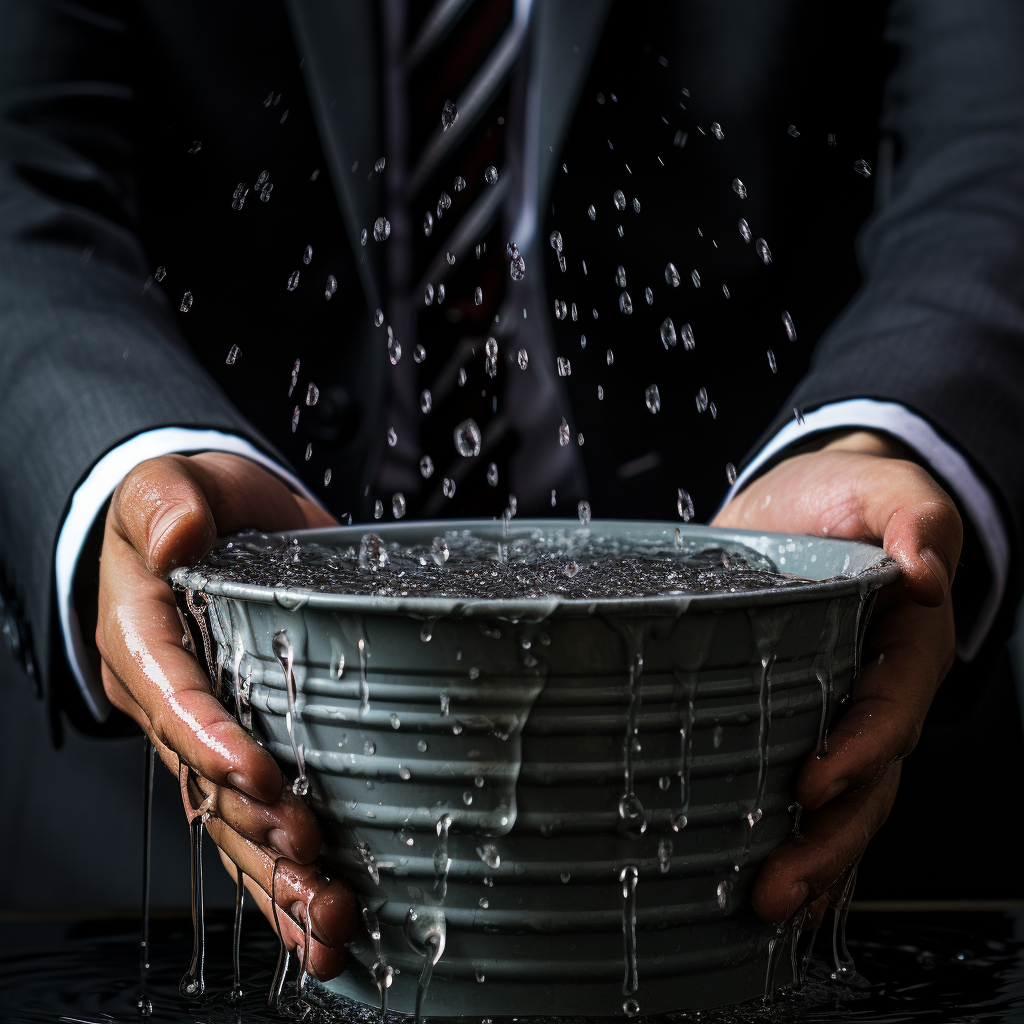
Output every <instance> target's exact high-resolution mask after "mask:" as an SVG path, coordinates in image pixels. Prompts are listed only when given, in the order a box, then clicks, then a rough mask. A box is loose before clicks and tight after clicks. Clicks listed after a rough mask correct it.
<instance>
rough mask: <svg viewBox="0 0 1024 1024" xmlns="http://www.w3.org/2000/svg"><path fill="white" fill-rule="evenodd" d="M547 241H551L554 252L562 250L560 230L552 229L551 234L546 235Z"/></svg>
mask: <svg viewBox="0 0 1024 1024" xmlns="http://www.w3.org/2000/svg"><path fill="white" fill-rule="evenodd" d="M548 241H549V242H550V243H551V248H552V249H554V250H555V252H561V251H562V232H561V231H552V232H551V234H550V235H548Z"/></svg>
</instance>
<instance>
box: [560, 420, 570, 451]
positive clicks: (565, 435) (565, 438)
mask: <svg viewBox="0 0 1024 1024" xmlns="http://www.w3.org/2000/svg"><path fill="white" fill-rule="evenodd" d="M558 443H559V444H560V445H561V446H562V447H563V448H564V447H565V446H566V445H567V444H568V443H569V424H568V423H566V422H565V417H564V416H563V417H562V422H561V423H560V424H559V426H558Z"/></svg>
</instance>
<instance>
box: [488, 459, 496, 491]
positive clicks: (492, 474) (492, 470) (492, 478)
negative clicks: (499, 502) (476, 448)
mask: <svg viewBox="0 0 1024 1024" xmlns="http://www.w3.org/2000/svg"><path fill="white" fill-rule="evenodd" d="M487 482H488V483H489V484H490V485H491V487H497V486H498V466H497V464H496V463H494V462H492V463H491V464H490V465H489V466H488V467H487Z"/></svg>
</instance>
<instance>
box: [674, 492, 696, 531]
mask: <svg viewBox="0 0 1024 1024" xmlns="http://www.w3.org/2000/svg"><path fill="white" fill-rule="evenodd" d="M676 511H677V512H678V513H679V516H680V518H681V519H682V520H683V522H684V523H688V522H689V521H690V520H691V519H692V518H693V514H694V513H693V499H692V498H691V497H690V496H689V494H687V493H686V491H684V490H683V489H682V487H680V488H679V489H678V490H677V492H676Z"/></svg>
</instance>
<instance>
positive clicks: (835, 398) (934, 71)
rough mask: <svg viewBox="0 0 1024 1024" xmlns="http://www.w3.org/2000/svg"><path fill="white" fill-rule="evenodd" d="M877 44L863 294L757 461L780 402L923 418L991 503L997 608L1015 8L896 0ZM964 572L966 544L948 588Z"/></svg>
mask: <svg viewBox="0 0 1024 1024" xmlns="http://www.w3.org/2000/svg"><path fill="white" fill-rule="evenodd" d="M887 33H888V36H889V41H890V42H892V43H894V44H895V46H896V47H897V51H898V58H897V63H896V66H895V68H894V71H893V73H892V74H891V76H890V79H889V81H888V83H887V87H886V93H885V106H884V110H883V117H882V129H883V132H885V133H886V134H888V135H889V136H890V137H891V138H892V140H893V142H894V144H895V154H896V158H895V164H894V171H893V177H892V186H891V193H890V197H889V200H888V202H887V203H886V205H885V206H884V207H883V208H882V209H881V210H880V211H878V212H876V214H875V215H874V216H873V218H872V220H870V221H869V222H868V224H867V225H866V226H865V228H864V230H863V231H862V234H861V236H860V238H859V240H858V247H859V252H858V256H859V259H860V261H861V267H862V270H863V274H864V284H863V286H862V288H861V290H860V292H859V293H858V294H857V295H856V297H855V298H854V300H853V301H852V302H851V304H850V305H849V306H848V307H847V309H846V310H845V311H844V312H843V313H842V315H841V316H840V317H839V318H838V320H837V321H836V322H835V323H834V324H833V325H832V327H831V328H830V329H829V331H828V332H827V333H826V335H825V336H824V337H823V338H822V340H821V341H820V343H819V344H818V346H817V348H816V350H815V353H814V357H813V360H812V363H811V368H810V370H809V372H808V374H807V375H806V377H805V378H804V379H803V380H802V381H801V383H800V384H799V386H798V387H797V389H796V390H795V392H794V393H793V394H792V395H791V396H790V398H789V400H788V401H787V402H786V404H785V406H784V408H783V410H782V411H781V412H780V413H779V416H778V417H777V419H776V421H775V422H774V423H773V424H772V425H771V426H770V427H769V429H768V431H767V432H766V434H765V435H764V437H763V438H762V440H761V442H759V444H758V446H757V448H756V449H755V452H756V451H757V450H760V449H761V448H762V447H763V446H764V444H765V443H766V442H767V441H768V440H769V439H770V438H771V437H773V436H774V435H775V434H777V433H778V432H779V430H780V428H782V427H783V425H784V424H785V422H786V420H788V419H790V418H791V417H792V410H793V408H794V407H796V408H800V409H802V410H804V411H805V412H809V411H811V410H814V409H816V408H822V407H824V406H828V405H830V404H831V403H837V402H845V401H848V400H850V399H874V400H877V401H879V402H888V403H896V404H898V405H899V406H902V407H903V408H905V409H907V410H909V411H910V412H911V413H912V414H914V415H916V416H919V417H921V418H922V419H923V420H925V421H926V422H927V423H928V424H929V425H930V426H931V427H932V428H933V429H934V430H935V431H936V432H937V434H938V435H939V436H940V437H941V438H943V439H944V440H945V441H946V442H948V443H949V444H950V445H951V446H952V447H953V448H954V449H955V450H956V451H957V452H959V453H961V454H962V455H963V457H964V458H965V459H967V460H968V461H969V463H970V465H971V467H972V469H973V470H974V472H975V473H976V474H977V476H978V478H979V479H980V480H981V481H982V483H983V484H984V485H985V487H986V488H987V489H988V490H989V492H990V493H991V494H992V496H993V497H994V499H995V501H996V504H997V505H998V507H999V511H1000V514H1001V516H1002V520H1003V522H1004V523H1005V525H1006V532H1007V535H1008V538H1009V546H1010V563H1011V568H1010V583H1009V585H1008V586H1007V588H1006V590H1005V596H1004V598H1003V601H1004V605H1008V604H1012V603H1013V601H1015V599H1016V598H1017V597H1019V593H1020V584H1019V570H1017V569H1016V568H1015V566H1016V563H1017V562H1018V560H1019V552H1020V550H1021V541H1022V526H1024V519H1022V517H1024V460H1021V459H1020V458H1019V454H1018V453H1019V445H1020V439H1021V437H1022V436H1024V60H1022V58H1021V54H1022V53H1024V6H1022V5H1021V4H1019V3H1017V2H1015V0H894V2H893V3H892V4H891V6H890V10H889V18H888V23H887ZM965 518H966V517H965ZM973 553H974V554H978V555H979V556H980V551H976V552H973ZM978 560H979V561H981V562H983V561H984V558H983V557H979V559H978ZM967 561H968V549H967V548H965V554H964V564H962V566H961V569H962V570H965V571H963V572H960V571H958V585H959V589H960V590H961V591H963V590H964V589H965V586H966V585H967V580H968V577H969V576H971V574H972V567H971V566H967V565H966V562H967ZM972 586H973V588H974V589H976V590H978V593H979V594H981V593H983V592H984V591H985V590H986V589H987V588H988V586H987V583H986V581H983V580H981V579H980V578H978V579H976V580H975V583H974V584H972ZM964 611H965V614H970V612H969V609H968V608H967V607H966V605H965V607H964ZM1004 617H1005V616H1004ZM959 628H960V624H959V621H958V630H959Z"/></svg>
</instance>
